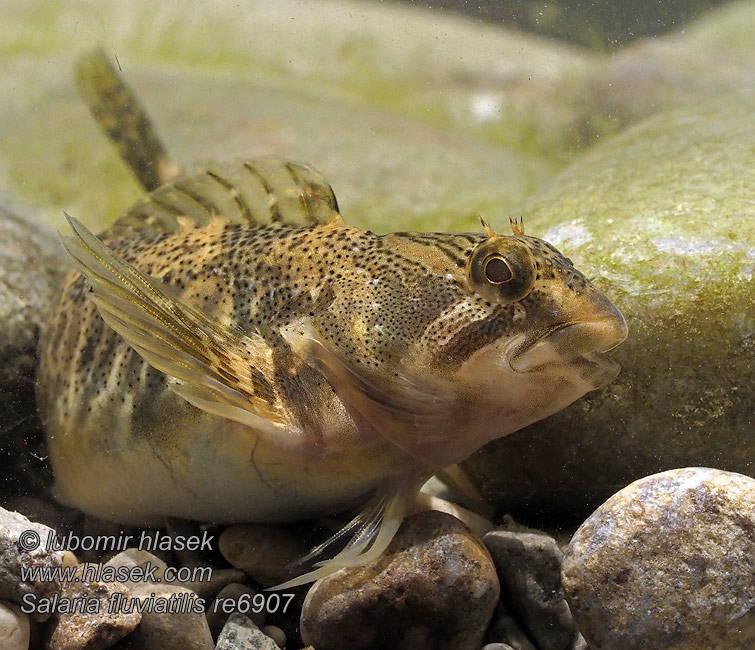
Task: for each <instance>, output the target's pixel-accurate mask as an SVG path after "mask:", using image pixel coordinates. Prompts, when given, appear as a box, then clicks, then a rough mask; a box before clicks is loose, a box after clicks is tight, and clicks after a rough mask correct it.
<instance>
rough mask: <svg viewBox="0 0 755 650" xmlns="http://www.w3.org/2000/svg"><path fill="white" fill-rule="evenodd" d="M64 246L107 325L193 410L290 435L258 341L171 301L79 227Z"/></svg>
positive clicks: (278, 440) (262, 344)
mask: <svg viewBox="0 0 755 650" xmlns="http://www.w3.org/2000/svg"><path fill="white" fill-rule="evenodd" d="M66 217H67V219H68V222H69V223H70V224H71V227H72V228H73V230H74V233H75V236H73V237H64V238H63V244H64V246H65V248H66V250H67V251H68V253H69V254H70V255H71V257H72V258H73V260H74V261H75V263H76V265H77V266H78V267H79V269H80V270H81V272H82V273H83V274H84V275H85V276H86V278H87V279H88V280H89V283H90V285H91V287H92V291H93V294H94V295H93V296H92V300H93V301H94V302H95V304H96V305H97V307H98V309H99V312H100V314H101V315H102V317H103V319H104V320H105V322H106V323H107V324H108V325H110V326H111V327H112V328H113V329H114V330H115V331H116V332H118V333H119V334H120V335H121V336H123V338H124V339H126V341H127V342H128V343H129V344H130V345H131V346H132V347H133V348H134V349H135V350H136V351H137V352H138V353H139V355H140V356H142V358H144V360H145V361H147V363H149V364H150V365H151V366H153V367H154V368H156V369H157V370H160V371H161V372H164V373H166V374H167V375H169V376H170V377H173V378H174V379H175V380H178V382H177V383H176V382H174V383H172V384H171V388H172V389H173V390H174V391H175V392H177V393H178V394H179V395H181V396H182V397H183V398H184V399H186V400H187V401H189V402H190V403H192V404H194V405H195V406H197V407H198V408H201V409H203V410H205V411H208V412H210V413H213V414H215V415H219V416H220V417H224V418H227V419H230V420H234V421H237V422H241V423H243V424H246V425H248V426H250V427H252V428H254V429H255V430H257V431H259V432H261V433H263V434H269V435H271V436H276V438H275V441H276V443H278V444H285V440H283V438H284V436H283V435H282V434H284V433H288V432H289V431H290V430H291V429H292V428H293V427H292V426H291V423H290V422H289V421H288V418H287V417H286V416H285V413H284V412H283V411H282V409H281V408H280V407H277V406H275V392H274V390H273V388H272V386H271V385H270V384H269V383H268V382H267V380H266V379H265V376H264V374H263V372H262V371H261V370H260V369H259V368H260V367H264V365H265V362H266V361H265V360H266V358H267V353H268V347H267V345H266V343H265V342H264V340H263V339H262V337H261V336H258V335H253V334H252V335H249V334H246V333H244V332H242V331H241V330H239V329H236V328H234V327H232V326H225V325H223V324H221V323H219V322H217V321H215V320H212V319H211V318H208V317H207V316H205V315H204V314H202V313H201V312H199V311H197V310H195V309H193V308H192V307H190V306H188V305H185V304H182V303H180V302H179V301H178V300H174V299H173V298H171V297H169V296H168V295H166V293H164V290H163V288H162V287H160V286H159V285H158V283H157V282H156V281H154V280H153V279H152V278H150V277H149V276H147V275H146V274H144V273H142V272H140V271H138V270H137V269H135V268H134V267H133V266H131V265H130V264H128V263H127V262H125V261H123V260H121V259H120V258H118V257H117V256H116V255H115V254H113V253H112V251H111V250H110V249H109V248H108V247H107V246H105V245H104V244H103V243H102V242H101V241H100V240H99V239H97V238H96V237H95V236H94V235H93V234H92V233H91V232H90V231H89V230H87V228H85V227H84V226H83V225H82V224H81V223H80V222H79V221H78V220H76V219H74V218H73V217H70V216H68V215H66Z"/></svg>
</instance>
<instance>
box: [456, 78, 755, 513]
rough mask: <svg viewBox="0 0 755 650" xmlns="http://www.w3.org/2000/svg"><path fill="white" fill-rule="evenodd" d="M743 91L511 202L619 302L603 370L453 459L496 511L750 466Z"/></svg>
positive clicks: (754, 375)
mask: <svg viewBox="0 0 755 650" xmlns="http://www.w3.org/2000/svg"><path fill="white" fill-rule="evenodd" d="M753 114H755V92H754V91H753V90H752V89H745V90H742V91H740V92H736V93H731V94H729V95H726V96H723V97H720V98H717V99H715V100H712V101H709V102H707V103H705V104H702V105H700V106H697V107H686V108H683V109H679V110H677V111H674V112H671V113H669V114H665V115H662V116H658V117H656V118H652V119H650V120H648V121H647V122H645V123H643V124H641V125H638V126H637V127H635V128H633V129H631V130H629V131H627V132H625V133H623V134H621V135H619V136H617V137H615V138H613V139H612V140H611V141H609V142H607V143H606V144H604V145H603V146H601V147H597V148H595V149H593V150H592V151H590V152H588V153H586V154H585V155H584V156H583V157H582V158H581V159H579V160H577V161H575V162H574V163H573V164H572V165H571V166H570V167H569V168H568V169H566V170H564V171H563V172H561V173H560V174H559V175H558V176H557V177H556V178H554V179H553V181H552V182H551V183H550V184H549V186H548V188H547V189H545V190H543V191H541V192H539V193H537V194H535V195H534V196H533V197H531V198H530V199H529V200H528V201H526V203H525V205H524V206H523V209H522V213H523V214H524V215H525V222H526V223H527V224H528V231H529V232H531V233H533V234H536V235H540V236H543V237H545V238H546V239H549V240H550V241H552V242H553V243H555V244H556V245H557V246H558V247H559V248H560V249H561V250H562V251H563V252H564V253H565V254H567V255H569V257H571V258H572V259H573V260H574V262H575V265H576V266H577V267H578V268H581V269H582V270H584V271H585V272H586V273H587V274H588V275H589V276H591V277H593V278H594V281H595V283H596V284H597V285H598V286H600V287H601V288H603V289H604V290H605V291H606V292H607V293H608V295H609V296H611V297H612V299H613V300H614V302H615V303H616V304H617V306H619V308H620V309H621V310H622V312H623V313H624V315H625V317H626V319H627V322H628V324H629V330H630V334H629V338H628V340H627V341H626V342H625V343H623V344H622V345H621V346H619V347H618V348H617V349H616V350H615V351H614V353H612V356H613V357H614V358H615V359H616V360H618V361H619V362H620V363H621V365H622V372H621V374H620V375H619V378H618V379H617V380H616V381H615V382H614V383H613V384H611V385H610V386H608V387H607V388H606V389H603V390H601V391H597V392H595V393H591V394H589V395H588V396H587V397H586V398H583V399H582V400H580V401H578V402H577V403H575V404H573V405H572V406H571V407H569V408H568V409H566V410H564V411H562V412H561V413H558V414H556V415H554V416H552V417H551V418H548V419H546V420H544V421H542V422H539V423H536V424H534V425H531V426H530V427H527V428H526V429H523V430H522V431H519V432H517V433H515V434H513V435H511V436H510V437H508V438H504V439H502V440H499V441H497V442H495V443H493V444H492V445H490V446H488V447H487V448H485V449H484V450H482V451H481V452H480V453H478V454H477V455H476V456H475V457H473V458H472V459H471V460H470V461H469V462H468V464H467V467H468V468H469V469H470V470H471V471H472V473H473V474H475V475H477V476H480V477H481V482H482V485H483V489H484V491H485V493H486V494H487V495H488V497H489V498H491V499H492V500H494V501H496V502H497V503H498V504H499V505H501V507H503V508H504V509H506V510H508V511H512V512H517V513H520V514H524V513H527V516H532V513H533V512H534V511H537V512H539V513H541V514H543V515H546V514H547V515H548V516H550V517H557V518H561V519H562V520H571V521H578V520H579V519H580V518H583V517H584V516H585V515H586V514H588V513H589V512H590V510H591V509H592V508H594V507H596V506H597V505H599V504H600V503H601V502H602V501H603V500H604V499H605V498H607V497H608V496H610V494H612V493H613V492H615V491H617V490H618V489H620V488H621V487H622V486H623V485H625V484H627V483H628V482H630V481H632V480H634V479H636V478H639V477H641V476H645V475H647V474H652V473H654V472H657V471H661V470H665V469H670V468H673V467H679V466H711V467H717V468H721V469H727V470H731V471H736V472H740V473H742V474H748V475H750V476H753V475H755V409H753V386H755V282H754V281H753V269H754V267H755V194H753V187H752V170H753V169H754V168H755V123H753V121H752V115H753Z"/></svg>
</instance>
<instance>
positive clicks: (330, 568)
mask: <svg viewBox="0 0 755 650" xmlns="http://www.w3.org/2000/svg"><path fill="white" fill-rule="evenodd" d="M428 478H429V473H424V472H422V471H419V472H418V471H413V472H410V473H407V474H405V475H401V476H397V477H394V478H393V480H391V481H388V482H386V483H385V484H384V485H383V486H381V487H380V488H378V490H377V491H376V492H375V495H374V496H373V498H372V499H371V500H370V501H369V502H368V503H367V504H366V505H365V507H364V508H363V509H362V511H361V512H360V513H359V514H357V516H356V517H354V519H352V520H351V521H350V522H349V523H347V524H346V525H345V526H344V527H343V528H341V530H339V531H338V532H337V533H335V535H332V536H331V537H329V538H328V539H326V540H325V541H324V542H323V543H322V544H320V545H319V546H316V547H315V548H314V549H312V551H311V552H310V553H308V554H307V555H305V556H304V557H303V558H301V560H299V561H298V562H297V563H296V564H299V565H301V564H309V563H311V561H312V560H313V559H316V558H318V557H323V556H327V555H328V554H329V553H330V552H332V550H333V549H334V548H337V547H338V546H339V543H340V542H342V540H343V539H345V538H348V536H349V535H351V537H350V539H349V541H348V543H347V544H346V546H344V547H343V550H341V551H340V552H339V553H338V554H336V555H335V556H334V557H332V558H331V559H329V560H322V561H319V562H315V563H314V567H315V568H314V569H313V570H312V571H309V572H307V573H304V574H302V575H300V576H297V577H296V578H293V579H291V580H288V581H287V582H284V583H283V584H280V585H276V586H274V587H269V590H270V591H279V590H282V589H290V588H292V587H298V586H299V585H304V584H307V583H309V582H314V581H315V580H319V579H320V578H324V577H325V576H328V575H330V574H331V573H333V572H334V571H337V570H338V569H342V568H344V567H353V566H364V565H365V564H368V563H370V562H373V561H374V560H376V559H377V558H379V557H380V556H381V555H382V554H383V551H385V549H386V548H388V545H389V544H390V543H391V541H392V540H393V537H394V536H395V535H396V532H397V531H398V529H399V527H400V526H401V522H402V521H403V520H404V517H405V516H406V515H407V513H408V512H409V509H410V507H411V506H412V505H413V503H414V500H415V499H416V497H417V495H418V494H419V490H420V487H421V486H422V484H423V483H424V482H425V481H426V480H427V479H428Z"/></svg>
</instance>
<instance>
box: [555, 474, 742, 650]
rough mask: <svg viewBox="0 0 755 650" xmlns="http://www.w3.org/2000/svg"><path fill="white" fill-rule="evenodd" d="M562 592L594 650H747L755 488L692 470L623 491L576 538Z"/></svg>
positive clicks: (656, 477)
mask: <svg viewBox="0 0 755 650" xmlns="http://www.w3.org/2000/svg"><path fill="white" fill-rule="evenodd" d="M563 582H564V588H565V590H566V595H567V598H568V600H569V603H570V605H571V608H572V612H573V613H574V616H575V618H576V620H577V624H578V626H579V629H580V632H581V633H582V634H583V636H584V637H585V640H586V641H587V643H588V644H589V646H590V647H592V648H595V650H635V649H636V648H652V649H653V650H672V649H673V650H677V649H679V648H683V649H684V650H710V649H711V648H715V649H716V650H745V649H750V648H755V480H754V479H752V478H749V477H746V476H743V475H741V474H735V473H733V472H724V471H721V470H717V469H708V468H699V467H693V468H684V469H676V470H670V471H667V472H662V473H660V474H654V475H652V476H648V477H646V478H643V479H640V480H638V481H635V482H634V483H631V484H630V485H628V486H627V487H625V488H624V489H623V490H621V491H619V492H618V493H617V494H615V495H614V496H612V497H611V498H609V499H608V500H607V501H606V502H605V503H604V504H603V505H602V506H600V507H599V508H598V509H597V510H596V511H595V512H594V513H593V514H592V515H591V516H590V517H589V518H588V519H587V521H585V523H584V524H582V526H581V527H580V528H579V529H578V530H577V532H576V533H575V534H574V537H573V538H572V541H571V543H570V545H569V547H568V549H567V551H566V554H565V558H564V563H563Z"/></svg>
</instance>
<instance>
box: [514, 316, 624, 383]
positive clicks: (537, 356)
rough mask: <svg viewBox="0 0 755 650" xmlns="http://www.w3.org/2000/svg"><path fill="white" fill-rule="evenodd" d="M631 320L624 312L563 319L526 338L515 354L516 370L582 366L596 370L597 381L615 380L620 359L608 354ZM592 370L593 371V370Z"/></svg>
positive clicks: (619, 340) (529, 370) (622, 339)
mask: <svg viewBox="0 0 755 650" xmlns="http://www.w3.org/2000/svg"><path fill="white" fill-rule="evenodd" d="M627 333H628V329H627V324H626V321H625V320H624V317H623V316H621V314H618V313H617V314H616V315H615V316H614V315H612V316H611V317H608V318H600V319H595V320H587V321H584V320H583V321H572V322H567V323H561V324H559V325H556V326H554V327H551V328H549V329H547V330H545V331H543V332H540V333H539V334H537V335H536V336H534V337H533V338H530V339H529V340H527V341H525V342H524V344H523V345H522V346H520V347H519V349H518V350H517V351H516V352H515V353H514V355H513V356H512V357H511V360H510V362H509V363H510V365H511V368H512V369H513V370H514V371H516V372H532V371H535V370H539V369H541V368H543V367H545V366H549V365H554V364H557V365H561V366H565V365H568V366H579V367H583V368H585V369H586V370H593V371H594V374H595V379H596V381H599V382H600V383H601V384H603V383H607V382H608V381H611V380H612V379H613V378H614V377H616V375H617V374H618V373H619V369H620V366H619V364H618V363H616V362H615V361H613V360H612V359H610V358H609V357H608V356H606V353H607V352H608V351H609V350H612V349H613V348H615V347H616V346H617V345H619V343H621V342H622V341H624V339H626V337H627ZM591 374H592V373H591Z"/></svg>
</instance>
